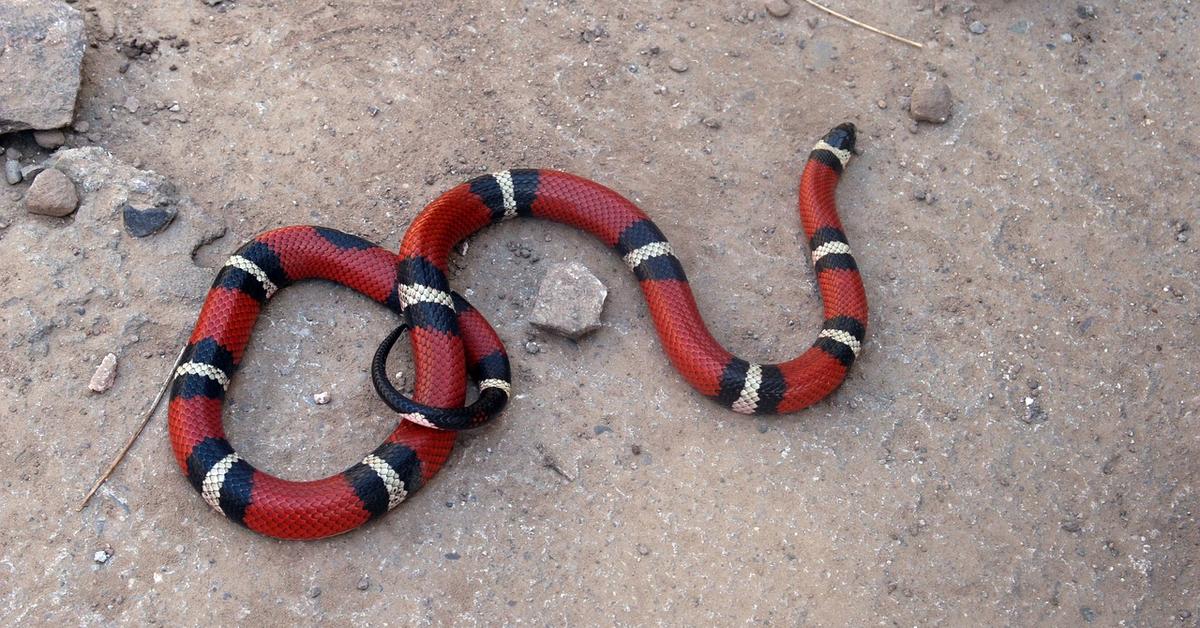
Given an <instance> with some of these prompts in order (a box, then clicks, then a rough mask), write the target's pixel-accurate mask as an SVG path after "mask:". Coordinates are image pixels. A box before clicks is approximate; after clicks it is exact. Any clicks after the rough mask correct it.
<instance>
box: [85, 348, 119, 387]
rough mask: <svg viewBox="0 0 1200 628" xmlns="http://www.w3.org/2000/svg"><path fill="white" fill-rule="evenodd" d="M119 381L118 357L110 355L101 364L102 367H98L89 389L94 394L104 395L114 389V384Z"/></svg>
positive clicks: (89, 383)
mask: <svg viewBox="0 0 1200 628" xmlns="http://www.w3.org/2000/svg"><path fill="white" fill-rule="evenodd" d="M116 379H117V356H116V355H113V354H111V353H110V354H108V355H106V356H104V359H103V360H102V361H101V362H100V366H97V367H96V372H95V373H93V374H92V379H91V381H89V382H88V388H90V389H91V390H92V392H98V393H102V392H105V391H106V390H108V389H109V388H112V385H113V382H114V381H116Z"/></svg>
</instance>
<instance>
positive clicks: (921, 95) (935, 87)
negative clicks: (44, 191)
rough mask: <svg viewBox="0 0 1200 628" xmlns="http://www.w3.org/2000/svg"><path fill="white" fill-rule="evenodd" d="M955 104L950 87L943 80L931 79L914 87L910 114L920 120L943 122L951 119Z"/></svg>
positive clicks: (914, 118) (909, 109) (909, 107)
mask: <svg viewBox="0 0 1200 628" xmlns="http://www.w3.org/2000/svg"><path fill="white" fill-rule="evenodd" d="M953 105H954V101H953V99H952V96H951V94H950V87H949V86H947V85H946V84H945V83H943V82H942V81H938V80H935V79H929V80H926V81H925V82H923V83H921V84H920V85H918V86H917V87H916V88H914V89H913V92H912V98H911V99H910V101H909V106H908V115H909V116H910V117H912V119H913V120H918V121H920V122H932V123H934V124H941V123H943V122H945V121H946V120H949V119H950V113H951V108H952V107H953Z"/></svg>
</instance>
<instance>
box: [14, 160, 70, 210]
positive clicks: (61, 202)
mask: <svg viewBox="0 0 1200 628" xmlns="http://www.w3.org/2000/svg"><path fill="white" fill-rule="evenodd" d="M78 207H79V194H77V193H76V192H75V184H74V183H71V180H70V179H69V178H67V175H65V174H63V173H62V171H61V170H55V169H53V168H51V169H49V170H45V171H43V172H42V173H41V174H39V175H38V176H37V178H36V179H34V180H33V185H30V186H29V191H28V192H26V193H25V209H26V211H28V212H29V213H31V214H41V215H43V216H57V217H62V216H68V215H70V214H71V213H72V212H74V211H75V210H76V209H77V208H78Z"/></svg>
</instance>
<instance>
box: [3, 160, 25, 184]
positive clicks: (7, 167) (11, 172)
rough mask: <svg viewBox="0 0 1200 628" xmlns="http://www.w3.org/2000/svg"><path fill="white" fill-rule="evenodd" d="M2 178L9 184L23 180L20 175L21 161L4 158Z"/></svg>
mask: <svg viewBox="0 0 1200 628" xmlns="http://www.w3.org/2000/svg"><path fill="white" fill-rule="evenodd" d="M4 180H5V181H7V182H8V184H9V185H16V184H18V183H20V182H21V181H22V180H23V177H22V176H21V162H19V161H17V160H16V159H6V160H4Z"/></svg>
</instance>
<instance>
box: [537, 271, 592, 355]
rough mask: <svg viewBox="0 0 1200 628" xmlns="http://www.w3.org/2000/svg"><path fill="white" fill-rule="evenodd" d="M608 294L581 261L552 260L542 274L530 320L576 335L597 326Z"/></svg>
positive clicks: (538, 324) (564, 334)
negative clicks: (559, 261) (558, 262)
mask: <svg viewBox="0 0 1200 628" xmlns="http://www.w3.org/2000/svg"><path fill="white" fill-rule="evenodd" d="M607 297H608V289H607V288H605V287H604V284H603V283H601V282H600V280H599V279H597V278H596V276H595V275H593V274H592V273H591V271H589V270H588V269H587V267H585V266H584V265H583V264H580V263H578V262H566V263H562V264H555V265H554V266H551V267H550V270H548V271H547V272H546V276H545V277H543V278H542V283H541V285H540V286H539V287H538V295H537V300H536V301H535V302H534V305H533V312H532V313H530V315H529V322H531V323H533V324H534V325H536V326H538V327H541V328H542V329H545V330H548V331H552V332H554V333H556V334H560V335H563V336H566V337H567V338H572V339H578V338H580V337H582V336H584V335H585V334H587V333H588V332H591V331H592V330H594V329H596V328H598V327H600V313H601V312H602V311H603V310H604V300H605V299H606V298H607Z"/></svg>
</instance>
